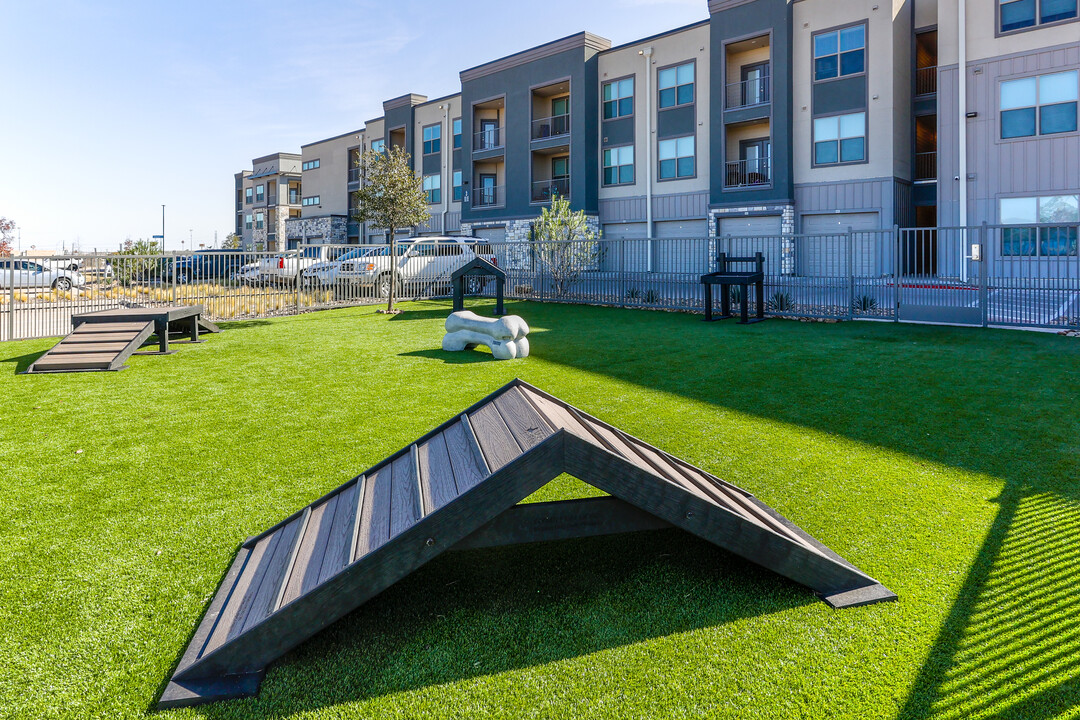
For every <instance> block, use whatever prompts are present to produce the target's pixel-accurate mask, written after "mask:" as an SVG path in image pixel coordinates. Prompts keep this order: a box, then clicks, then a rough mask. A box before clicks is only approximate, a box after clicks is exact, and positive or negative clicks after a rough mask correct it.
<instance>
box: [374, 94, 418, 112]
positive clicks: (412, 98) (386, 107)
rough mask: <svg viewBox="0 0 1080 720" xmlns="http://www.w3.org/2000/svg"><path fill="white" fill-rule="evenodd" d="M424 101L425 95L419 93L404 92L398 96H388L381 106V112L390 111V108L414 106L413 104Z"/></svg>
mask: <svg viewBox="0 0 1080 720" xmlns="http://www.w3.org/2000/svg"><path fill="white" fill-rule="evenodd" d="M425 102H427V95H419V94H417V93H406V94H404V95H400V96H398V97H396V98H390V99H389V100H384V101H383V104H382V106H383V112H384V113H386V112H390V111H391V110H396V109H397V108H399V107H409V106H415V105H420V104H421V103H425Z"/></svg>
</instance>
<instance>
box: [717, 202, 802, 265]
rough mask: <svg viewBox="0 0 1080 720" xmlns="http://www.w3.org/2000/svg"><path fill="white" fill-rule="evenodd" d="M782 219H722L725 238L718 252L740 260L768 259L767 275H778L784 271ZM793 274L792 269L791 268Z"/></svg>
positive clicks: (769, 217)
mask: <svg viewBox="0 0 1080 720" xmlns="http://www.w3.org/2000/svg"><path fill="white" fill-rule="evenodd" d="M781 229H782V226H781V219H780V216H779V215H766V216H762V217H738V218H722V219H721V220H720V227H719V230H720V235H721V238H723V236H725V235H730V236H731V237H730V238H728V239H721V241H720V243H719V249H718V250H717V252H725V253H727V254H728V255H734V256H736V257H753V256H754V255H755V254H756V253H761V254H762V255H764V256H765V274H766V275H778V274H780V273H781V272H782V271H783V268H782V267H781V265H780V258H781V245H782V243H783V241H782V240H781V238H780V233H781ZM787 272H789V273H790V272H791V268H788V269H787Z"/></svg>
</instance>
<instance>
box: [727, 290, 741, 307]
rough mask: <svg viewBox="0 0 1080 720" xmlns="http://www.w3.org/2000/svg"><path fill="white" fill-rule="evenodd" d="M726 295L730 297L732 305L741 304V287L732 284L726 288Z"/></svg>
mask: <svg viewBox="0 0 1080 720" xmlns="http://www.w3.org/2000/svg"><path fill="white" fill-rule="evenodd" d="M728 297H729V298H731V304H732V305H742V287H740V286H739V285H732V286H731V287H730V288H728Z"/></svg>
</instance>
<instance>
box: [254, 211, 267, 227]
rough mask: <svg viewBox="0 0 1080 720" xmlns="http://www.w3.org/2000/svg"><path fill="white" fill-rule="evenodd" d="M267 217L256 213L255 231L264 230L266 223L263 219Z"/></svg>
mask: <svg viewBox="0 0 1080 720" xmlns="http://www.w3.org/2000/svg"><path fill="white" fill-rule="evenodd" d="M265 217H266V216H265V215H263V214H262V213H261V212H257V213H255V229H256V230H262V229H263V227H264V226H265V225H266V223H264V222H263V219H264V218H265Z"/></svg>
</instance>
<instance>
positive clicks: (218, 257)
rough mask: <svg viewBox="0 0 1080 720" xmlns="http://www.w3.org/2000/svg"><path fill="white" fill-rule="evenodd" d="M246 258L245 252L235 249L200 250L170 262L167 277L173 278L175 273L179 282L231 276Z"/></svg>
mask: <svg viewBox="0 0 1080 720" xmlns="http://www.w3.org/2000/svg"><path fill="white" fill-rule="evenodd" d="M244 259H245V258H244V254H243V253H240V252H237V251H235V250H200V251H199V252H196V253H195V254H194V255H191V256H188V257H181V258H176V260H175V262H170V263H169V264H168V267H167V271H166V279H168V280H172V278H173V275H174V274H175V276H176V282H178V283H191V282H202V281H204V280H220V279H224V278H231V277H232V276H233V275H234V274H236V271H237V270H238V269H239V268H240V267H241V266H242V265H243V264H244Z"/></svg>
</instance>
